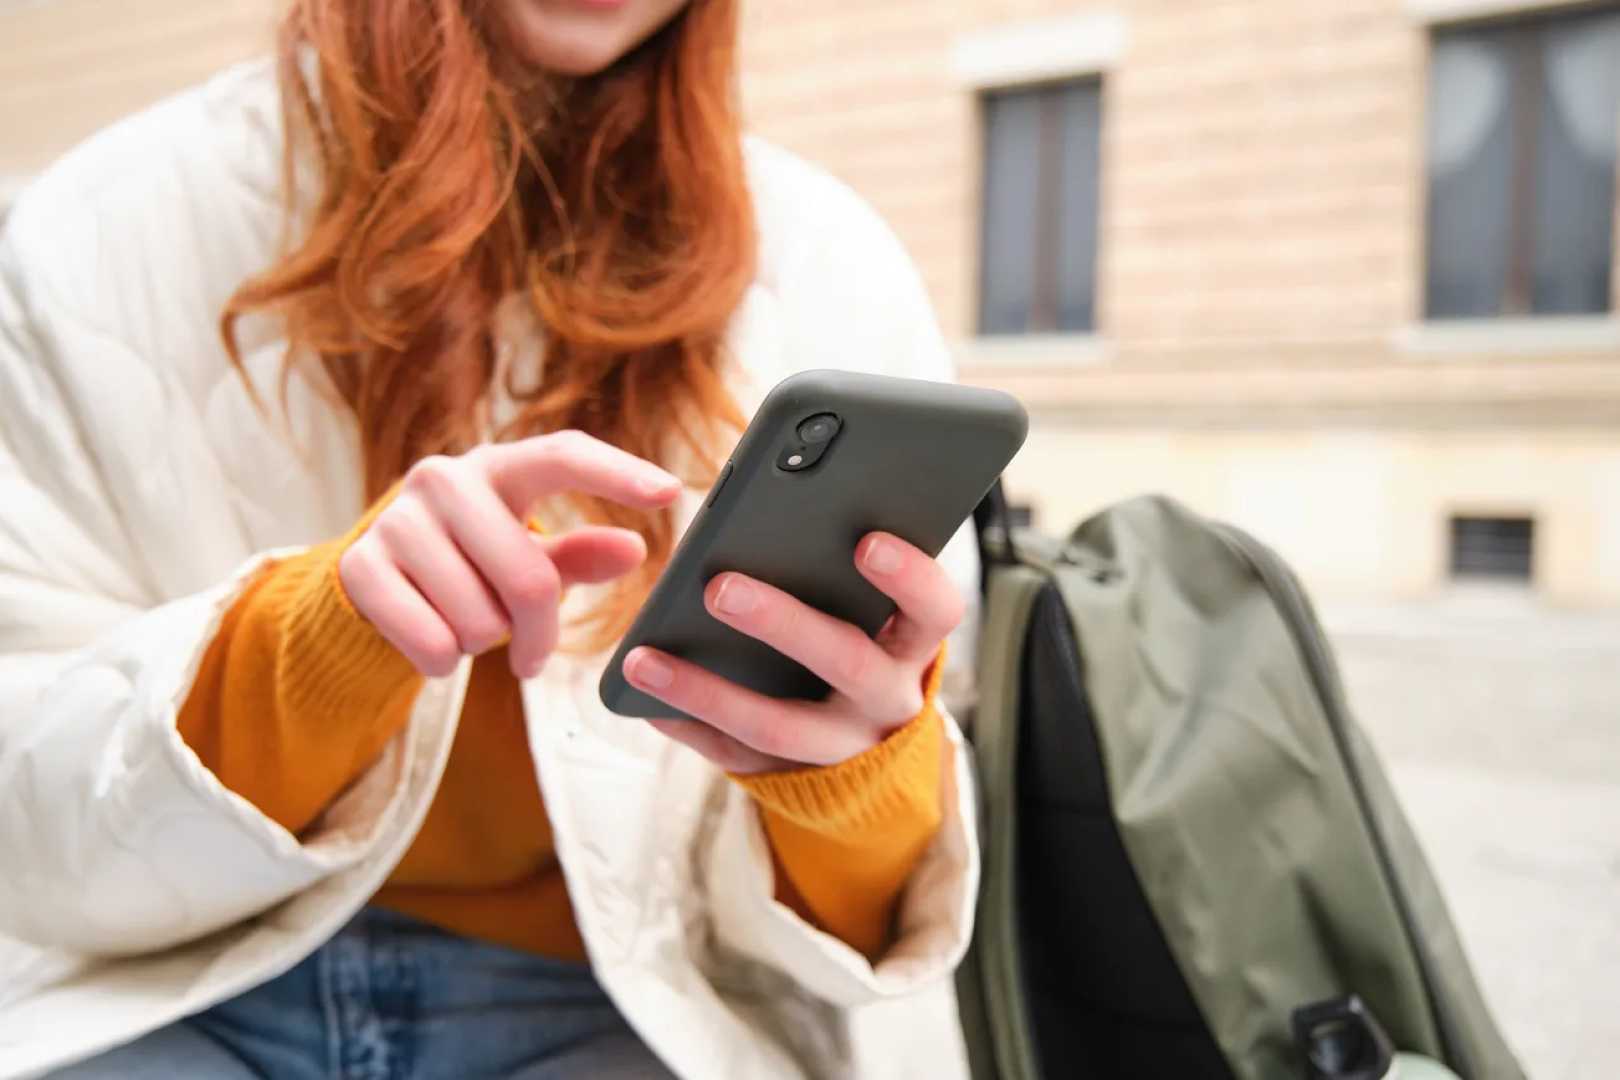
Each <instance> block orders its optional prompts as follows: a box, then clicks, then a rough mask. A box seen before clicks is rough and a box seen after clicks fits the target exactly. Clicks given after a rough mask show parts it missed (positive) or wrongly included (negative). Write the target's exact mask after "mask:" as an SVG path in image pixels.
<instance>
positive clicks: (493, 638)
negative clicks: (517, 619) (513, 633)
mask: <svg viewBox="0 0 1620 1080" xmlns="http://www.w3.org/2000/svg"><path fill="white" fill-rule="evenodd" d="M505 636H506V626H505V625H504V624H503V623H501V622H500V621H498V620H496V619H493V618H479V619H474V620H470V621H469V622H468V623H467V624H466V625H463V626H461V627H458V628H457V631H456V638H457V640H458V641H459V642H460V645H461V651H462V652H464V653H469V654H471V655H473V656H477V655H478V654H479V653H483V652H488V651H489V650H490V649H493V648H494V647H495V646H497V645H499V644H500V643H501V639H502V638H504V637H505Z"/></svg>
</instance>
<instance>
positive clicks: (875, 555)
mask: <svg viewBox="0 0 1620 1080" xmlns="http://www.w3.org/2000/svg"><path fill="white" fill-rule="evenodd" d="M865 562H866V568H867V569H868V570H871V571H872V572H873V573H877V574H892V573H894V572H895V571H896V570H898V569H900V549H899V548H897V547H895V546H894V544H893V543H891V542H889V541H888V540H885V539H883V538H882V537H881V536H880V537H878V538H877V539H876V540H873V541H872V542H871V543H870V544H867V545H866V559H865Z"/></svg>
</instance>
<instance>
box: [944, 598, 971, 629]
mask: <svg viewBox="0 0 1620 1080" xmlns="http://www.w3.org/2000/svg"><path fill="white" fill-rule="evenodd" d="M945 597H946V598H945V600H943V601H942V602H941V604H940V623H941V625H942V626H943V627H944V629H945V632H946V633H947V634H948V633H950V632H951V631H952V630H955V629H956V628H957V627H958V626H961V625H962V620H963V619H965V618H967V600H966V599H964V598H963V596H962V594H961V593H960V592H959V591H957V590H956V589H955V588H952V589H949V590H947V591H946V593H945Z"/></svg>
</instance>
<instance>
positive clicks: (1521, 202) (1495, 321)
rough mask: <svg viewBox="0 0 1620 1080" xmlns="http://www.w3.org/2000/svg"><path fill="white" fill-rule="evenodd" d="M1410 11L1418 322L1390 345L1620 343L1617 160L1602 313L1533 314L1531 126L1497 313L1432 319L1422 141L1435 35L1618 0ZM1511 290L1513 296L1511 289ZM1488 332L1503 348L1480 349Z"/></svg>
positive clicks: (1516, 100)
mask: <svg viewBox="0 0 1620 1080" xmlns="http://www.w3.org/2000/svg"><path fill="white" fill-rule="evenodd" d="M1407 9H1408V11H1409V13H1411V14H1413V15H1414V16H1416V17H1418V18H1419V19H1420V20H1421V21H1422V28H1421V32H1422V34H1423V39H1424V40H1423V46H1424V50H1423V56H1424V68H1423V82H1422V89H1423V101H1424V105H1423V107H1422V109H1421V112H1420V117H1421V119H1420V124H1419V127H1420V137H1421V138H1423V139H1424V142H1425V145H1424V147H1423V152H1422V153H1420V155H1419V172H1418V182H1419V184H1420V187H1421V194H1420V197H1419V198H1418V199H1417V200H1416V205H1417V221H1416V225H1417V230H1416V233H1417V243H1416V255H1417V269H1416V274H1415V285H1416V287H1417V295H1416V309H1417V310H1416V315H1417V323H1416V325H1411V326H1407V327H1403V328H1401V329H1399V330H1397V331H1396V332H1395V334H1394V335H1393V344H1394V345H1395V346H1396V348H1397V349H1398V350H1399V351H1401V352H1404V353H1409V354H1418V355H1424V356H1444V355H1447V354H1459V353H1473V352H1476V351H1502V352H1507V353H1526V352H1535V351H1541V350H1545V349H1561V348H1573V349H1575V350H1576V351H1584V350H1588V349H1596V350H1607V349H1610V348H1612V347H1614V343H1615V341H1616V340H1617V338H1620V158H1617V161H1616V164H1615V167H1614V169H1613V177H1612V180H1611V187H1612V197H1613V199H1614V201H1615V210H1614V212H1613V213H1612V214H1611V219H1610V237H1609V295H1608V307H1607V308H1605V309H1604V310H1601V311H1593V312H1582V313H1558V312H1544V313H1537V312H1535V311H1533V310H1531V300H1530V296H1529V292H1530V286H1529V280H1528V279H1529V277H1530V276H1531V275H1532V274H1533V264H1534V257H1535V256H1534V252H1535V233H1534V226H1533V224H1532V222H1531V219H1532V218H1533V217H1534V212H1535V207H1534V185H1533V183H1532V184H1527V183H1526V182H1525V181H1524V178H1523V176H1522V174H1523V173H1525V172H1531V173H1533V172H1534V171H1535V167H1536V163H1537V157H1536V154H1535V151H1534V148H1533V147H1532V149H1530V150H1529V151H1524V150H1521V149H1520V148H1519V146H1518V145H1517V142H1518V140H1522V139H1525V138H1527V137H1529V136H1533V135H1534V134H1535V132H1534V128H1533V126H1532V128H1531V130H1530V131H1529V132H1526V131H1524V130H1516V131H1515V140H1516V145H1515V147H1514V150H1515V154H1514V159H1513V163H1512V169H1513V173H1514V175H1513V176H1512V179H1511V190H1510V194H1509V200H1510V208H1511V210H1510V212H1511V214H1512V215H1513V220H1510V221H1508V222H1506V223H1504V228H1507V229H1509V230H1511V232H1512V237H1511V239H1510V241H1509V250H1508V254H1507V259H1508V262H1507V265H1506V266H1505V267H1504V276H1505V283H1504V286H1503V293H1502V297H1501V303H1502V307H1501V310H1499V311H1498V312H1496V313H1495V314H1490V315H1434V314H1431V313H1430V310H1429V305H1430V295H1429V267H1430V255H1431V252H1430V237H1431V230H1432V222H1431V220H1430V214H1431V210H1430V206H1431V185H1432V173H1431V171H1430V161H1429V157H1428V147H1427V138H1428V132H1429V131H1430V127H1431V124H1432V122H1433V116H1432V115H1431V113H1430V110H1429V106H1428V93H1429V90H1430V88H1431V87H1432V85H1433V58H1434V45H1435V39H1436V36H1437V35H1438V34H1441V33H1445V32H1448V31H1459V30H1464V31H1465V30H1469V29H1479V30H1487V29H1496V30H1501V29H1512V28H1515V27H1533V26H1537V25H1545V24H1546V23H1548V22H1550V21H1555V20H1557V19H1558V18H1560V17H1580V16H1582V15H1587V14H1594V13H1598V12H1614V13H1617V14H1620V2H1617V0H1407ZM1529 40H1533V39H1532V38H1530V37H1529V36H1528V35H1527V36H1526V38H1524V39H1521V42H1520V44H1519V48H1521V49H1522V48H1524V42H1525V41H1529ZM1516 74H1517V72H1516ZM1514 81H1515V85H1514V87H1513V92H1512V95H1511V98H1510V101H1509V103H1508V108H1509V109H1510V110H1513V111H1514V112H1515V113H1516V114H1517V113H1522V112H1523V111H1524V106H1525V104H1526V98H1527V95H1526V94H1525V93H1524V92H1523V91H1522V90H1521V89H1520V87H1519V85H1518V83H1519V79H1518V78H1517V77H1516V78H1515V80H1514ZM1540 100H1541V99H1540V98H1539V96H1536V97H1530V98H1529V104H1539V103H1540ZM1531 111H1535V110H1531ZM1521 119H1522V117H1521V116H1519V115H1515V116H1514V117H1513V119H1512V120H1511V122H1512V123H1513V124H1515V125H1516V126H1518V125H1519V124H1520V123H1521ZM1537 122H1539V120H1538V121H1537ZM1515 271H1517V273H1515ZM1515 282H1516V285H1515ZM1516 286H1517V293H1516V292H1515V288H1516ZM1515 299H1517V300H1520V301H1522V303H1521V304H1519V305H1517V306H1515V305H1513V304H1512V303H1510V301H1512V300H1515ZM1491 328H1501V330H1502V332H1503V334H1504V339H1505V341H1506V345H1505V347H1504V348H1502V349H1500V350H1497V349H1490V348H1486V349H1483V350H1481V346H1482V345H1486V346H1488V345H1489V344H1490V343H1489V341H1488V339H1486V337H1485V336H1486V335H1489V334H1490V333H1491V332H1492V330H1491Z"/></svg>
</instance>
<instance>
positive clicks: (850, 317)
mask: <svg viewBox="0 0 1620 1080" xmlns="http://www.w3.org/2000/svg"><path fill="white" fill-rule="evenodd" d="M754 149H755V150H756V151H757V153H756V162H758V164H757V165H756V167H764V168H780V169H786V170H793V171H797V172H799V173H800V175H799V176H798V177H797V178H796V179H795V181H794V182H792V183H782V182H778V183H774V184H758V185H756V189H757V190H758V191H760V192H779V193H788V194H791V195H792V196H793V197H794V198H795V199H796V200H797V205H796V206H795V207H794V210H793V211H792V212H791V213H790V218H789V219H792V217H793V216H796V217H797V218H798V220H800V221H801V222H803V223H804V227H803V228H802V229H801V230H800V232H799V235H798V236H796V237H793V238H790V239H791V241H792V242H791V243H790V244H789V248H790V250H785V251H782V250H779V251H775V252H769V253H767V258H766V259H765V260H764V261H765V263H766V264H767V265H769V266H772V267H775V268H777V269H776V271H775V272H776V274H777V277H776V278H775V280H769V281H766V282H765V284H766V286H767V287H768V288H770V289H771V290H772V292H773V293H774V295H775V303H776V304H777V305H778V306H779V309H780V310H779V311H777V312H776V313H775V314H776V315H777V316H778V318H779V319H780V320H781V324H782V325H783V327H784V330H785V332H784V334H783V337H782V341H781V347H782V348H783V349H784V350H785V351H786V352H787V357H786V361H787V367H788V368H789V369H790V370H796V369H802V368H810V367H819V366H825V365H826V364H827V362H828V360H827V358H828V357H830V356H836V357H842V358H844V360H843V363H845V364H847V365H848V366H852V367H860V368H863V369H866V370H872V371H877V372H881V373H884V374H891V375H904V376H910V377H913V378H924V379H938V380H950V379H953V378H954V369H953V365H952V362H951V358H950V355H949V352H948V351H947V349H946V346H945V343H944V341H943V339H942V337H941V335H940V332H939V328H938V325H937V323H936V321H935V318H934V315H933V310H932V307H931V305H930V304H929V301H928V297H927V294H926V292H925V290H924V288H923V284H922V281H921V279H920V277H919V275H918V274H917V272H916V270H915V268H914V267H913V265H912V263H911V261H910V259H909V257H908V256H907V255H906V254H905V252H904V250H903V249H902V248H901V246H900V243H899V241H898V240H897V239H896V238H895V237H894V236H893V234H892V233H891V232H890V231H889V229H888V227H887V226H886V225H885V224H883V222H882V221H881V220H880V219H879V218H878V217H877V215H876V214H875V213H874V212H873V211H872V210H871V209H870V208H869V207H867V206H866V205H865V204H864V203H862V202H861V201H860V200H859V199H858V198H857V197H856V196H855V195H854V193H853V192H851V191H850V190H849V189H847V188H845V187H844V186H843V185H842V184H840V183H838V182H837V181H835V180H833V179H832V178H830V177H827V176H825V175H823V174H820V173H818V172H814V171H812V170H811V169H810V168H809V167H808V166H805V165H804V164H802V163H800V162H798V161H796V160H793V159H790V158H786V155H783V154H782V153H781V152H780V151H776V150H773V149H771V148H769V147H759V146H756V147H755V148H754ZM778 155H780V158H781V159H785V160H780V159H778ZM761 158H763V159H764V160H763V161H762V162H761V161H760V159H761ZM767 197H768V196H767ZM776 212H778V213H782V212H784V211H782V210H781V209H780V208H778V210H777V211H776ZM772 215H773V211H772V209H771V208H770V207H763V208H762V209H761V214H760V216H761V218H762V219H767V218H770V217H772ZM768 242H773V241H768ZM834 312H836V313H838V314H837V317H832V316H831V313H834ZM940 559H941V562H942V563H943V564H944V566H945V567H946V569H947V570H948V571H949V572H950V574H951V577H952V579H953V580H954V581H955V582H956V585H957V588H958V589H959V590H961V592H962V594H963V597H964V599H965V600H967V602H968V611H969V614H968V616H967V618H965V619H964V621H963V623H962V625H961V626H959V627H958V629H957V631H956V632H955V633H954V634H953V635H952V637H951V640H950V643H949V647H948V650H947V654H946V655H947V663H946V669H945V671H944V673H943V675H944V680H943V684H942V687H941V694H940V702H941V705H942V709H941V711H942V712H943V713H944V719H945V729H946V739H945V752H944V760H943V761H942V762H941V768H942V770H944V777H943V779H944V783H943V784H942V790H943V798H944V806H943V808H942V809H943V819H942V824H941V827H940V830H939V832H938V834H937V835H936V836H935V839H934V841H933V843H932V844H931V845H930V847H929V848H928V850H927V852H926V853H925V854H924V855H923V857H922V859H921V861H920V862H919V864H918V866H917V869H916V870H915V871H914V872H913V873H912V876H911V879H910V881H909V882H908V883H907V885H906V887H905V890H904V892H903V894H902V896H901V899H900V902H899V905H898V909H897V912H896V916H895V933H894V938H893V944H892V945H891V946H890V948H889V949H888V951H887V952H886V953H885V954H883V955H882V956H879V957H877V958H875V959H874V960H871V961H868V960H867V959H866V958H865V957H863V956H862V955H861V954H860V953H859V952H857V951H856V950H855V949H852V948H850V947H849V946H848V945H846V944H844V943H843V942H841V941H839V940H838V939H837V938H834V937H832V936H831V935H829V934H826V933H823V932H822V931H820V930H817V929H816V928H815V927H813V926H811V925H810V924H809V923H808V922H806V921H805V920H803V919H802V918H800V917H799V916H798V915H797V914H795V913H794V912H793V911H792V910H791V909H790V908H788V907H787V906H785V905H783V904H781V903H779V902H777V900H776V899H775V896H774V888H773V886H774V878H773V871H772V867H771V859H770V849H769V846H768V844H767V841H766V838H765V835H764V831H763V829H762V827H761V824H760V820H759V813H758V810H757V808H756V807H755V806H754V805H753V802H752V800H750V799H749V798H748V796H747V795H746V794H745V793H744V792H743V791H741V790H740V789H734V790H731V791H729V792H728V794H727V796H726V799H727V802H726V805H725V807H724V810H723V812H722V816H721V821H720V825H719V827H718V829H717V830H716V831H715V833H714V835H713V838H712V840H711V849H710V851H708V852H707V853H706V855H707V857H706V859H705V865H706V867H707V876H708V881H707V888H708V893H709V902H710V905H711V908H712V911H713V918H714V933H715V936H716V938H717V939H718V940H719V942H720V943H721V944H722V945H723V946H724V947H725V948H726V949H728V950H730V951H732V952H735V953H740V954H741V955H743V956H746V957H749V958H750V959H752V960H755V961H757V962H760V963H764V964H767V965H770V966H773V967H776V968H778V969H780V970H782V971H783V972H785V973H787V974H789V975H791V976H792V977H793V978H794V979H795V980H796V981H798V982H799V983H800V984H801V985H803V986H804V987H805V988H806V989H808V990H810V991H811V992H812V993H814V994H815V995H817V996H818V997H821V998H823V999H824V1000H827V1001H829V1002H832V1003H834V1004H838V1005H845V1006H853V1005H858V1004H862V1003H865V1002H874V1001H879V1000H882V999H886V998H895V997H899V996H903V995H910V994H913V993H917V992H920V991H922V990H925V989H930V990H937V989H938V988H939V986H940V985H941V984H944V983H947V982H948V978H949V976H950V973H951V972H952V971H953V970H954V969H955V967H956V964H957V963H958V962H959V961H960V960H961V958H962V955H963V953H964V952H965V951H966V948H967V944H968V941H969V938H970V937H971V934H972V924H973V912H974V905H975V900H976V897H977V892H978V881H979V853H978V843H977V834H976V822H977V817H976V814H977V811H976V810H975V802H974V791H973V783H972V774H971V771H970V766H969V763H968V757H967V754H966V752H965V747H964V743H963V739H962V733H961V730H960V728H959V727H958V725H957V722H956V719H955V716H960V715H965V712H966V710H968V709H970V708H971V705H972V670H973V657H974V655H975V648H974V640H973V638H974V633H975V626H976V622H977V607H978V558H977V551H976V547H975V545H974V541H973V536H972V532H971V523H968V524H966V525H964V527H963V528H962V530H961V531H959V532H958V533H957V535H956V536H955V537H954V538H953V539H952V540H951V542H950V543H949V544H947V545H946V548H945V550H944V551H943V552H942V553H941V555H940ZM953 714H954V715H953Z"/></svg>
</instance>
